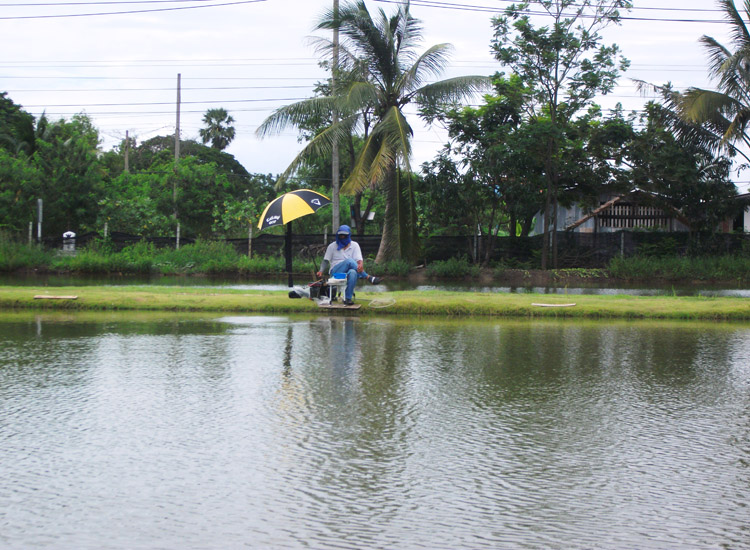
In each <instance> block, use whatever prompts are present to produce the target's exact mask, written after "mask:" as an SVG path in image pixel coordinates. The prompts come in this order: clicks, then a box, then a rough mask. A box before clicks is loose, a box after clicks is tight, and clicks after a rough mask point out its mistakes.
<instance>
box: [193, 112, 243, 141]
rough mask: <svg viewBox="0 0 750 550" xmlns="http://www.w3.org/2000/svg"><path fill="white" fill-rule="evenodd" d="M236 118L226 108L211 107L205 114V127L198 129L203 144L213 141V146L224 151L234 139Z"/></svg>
mask: <svg viewBox="0 0 750 550" xmlns="http://www.w3.org/2000/svg"><path fill="white" fill-rule="evenodd" d="M233 122H234V118H233V117H232V116H230V115H229V113H227V111H226V109H222V108H219V109H209V110H208V111H206V114H205V115H203V124H205V125H206V127H205V128H201V129H200V130H198V133H199V134H200V136H201V139H202V140H203V144H204V145H205V144H207V143H208V142H211V147H212V148H214V149H218V150H219V151H223V150H224V149H226V148H227V147H229V144H230V143H232V140H233V139H234V135H235V132H234V126H232V123H233Z"/></svg>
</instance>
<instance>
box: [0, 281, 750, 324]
mask: <svg viewBox="0 0 750 550" xmlns="http://www.w3.org/2000/svg"><path fill="white" fill-rule="evenodd" d="M37 295H48V296H77V299H35V298H34V296H37ZM357 301H358V302H359V303H361V304H362V305H363V307H362V308H361V309H360V310H359V312H357V313H356V314H357V315H360V316H377V315H444V316H498V317H500V316H506V317H571V318H622V319H695V320H750V300H747V299H744V298H724V297H722V298H707V297H700V296H696V297H678V296H658V297H652V296H592V295H577V296H564V295H554V296H551V295H545V294H537V295H535V294H504V293H491V294H489V293H488V294H484V293H472V292H441V291H429V292H418V291H405V292H388V293H373V292H366V291H360V292H358V293H357ZM371 301H374V303H371ZM389 302H393V303H390V305H389ZM570 303H575V305H574V306H570V307H544V306H540V305H535V304H553V305H554V304H558V305H559V304H570ZM383 306H386V307H383ZM0 309H5V310H13V309H16V310H18V309H35V310H101V311H106V310H128V311H186V312H188V311H205V312H236V313H251V312H259V313H310V312H320V313H321V314H328V313H330V312H329V311H328V310H320V309H319V308H318V307H317V306H316V305H315V304H314V303H313V302H311V301H310V300H305V299H301V300H292V299H290V298H288V297H287V295H286V292H283V291H248V290H235V289H210V290H207V289H205V288H193V287H190V288H188V287H153V286H149V287H138V286H124V287H110V286H85V287H39V288H34V287H11V286H2V287H0ZM334 313H345V314H351V312H348V311H342V312H334Z"/></svg>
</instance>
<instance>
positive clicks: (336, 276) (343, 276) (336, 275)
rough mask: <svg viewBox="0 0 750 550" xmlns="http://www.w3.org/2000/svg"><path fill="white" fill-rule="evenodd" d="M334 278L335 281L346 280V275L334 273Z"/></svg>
mask: <svg viewBox="0 0 750 550" xmlns="http://www.w3.org/2000/svg"><path fill="white" fill-rule="evenodd" d="M333 278H334V279H346V273H334V274H333Z"/></svg>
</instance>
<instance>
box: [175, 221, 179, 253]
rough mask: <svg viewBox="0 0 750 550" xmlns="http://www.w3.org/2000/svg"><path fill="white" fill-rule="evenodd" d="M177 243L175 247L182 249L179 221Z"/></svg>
mask: <svg viewBox="0 0 750 550" xmlns="http://www.w3.org/2000/svg"><path fill="white" fill-rule="evenodd" d="M175 244H176V246H175V248H176V249H177V250H179V249H180V224H179V223H178V224H177V242H176V243H175Z"/></svg>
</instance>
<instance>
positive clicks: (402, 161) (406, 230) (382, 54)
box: [259, 0, 486, 262]
mask: <svg viewBox="0 0 750 550" xmlns="http://www.w3.org/2000/svg"><path fill="white" fill-rule="evenodd" d="M318 29H326V30H331V29H337V30H338V31H339V33H340V37H341V47H342V50H343V52H344V54H343V55H342V56H341V58H340V60H341V64H342V69H343V70H345V71H349V75H354V76H355V78H351V79H347V80H346V87H345V88H344V87H342V89H337V90H335V94H334V95H332V96H330V97H323V98H321V97H316V98H313V99H310V100H306V101H302V102H299V103H295V104H292V105H288V106H286V107H282V108H281V109H278V110H277V111H276V112H275V113H274V114H273V115H272V116H271V117H269V118H268V119H267V120H266V121H265V122H264V123H263V124H262V125H261V127H260V128H259V133H260V134H261V135H266V134H269V133H272V132H278V131H280V130H282V129H283V128H285V127H287V126H289V125H293V126H297V127H305V126H307V127H310V123H311V122H315V123H319V121H321V120H323V119H324V118H325V117H327V116H330V113H332V112H334V111H335V112H336V113H337V114H338V118H339V120H338V121H337V122H335V123H334V122H333V120H332V121H331V122H332V123H331V125H330V126H328V127H327V128H326V129H325V130H323V131H321V132H318V133H317V134H316V135H315V136H314V137H313V138H312V139H311V141H310V142H309V143H308V145H307V146H306V147H305V148H304V149H303V151H302V152H301V153H300V154H299V155H298V156H297V157H296V158H295V159H294V160H293V161H292V163H291V164H290V166H289V168H287V170H286V171H285V172H284V174H282V176H281V178H280V179H281V180H285V179H287V178H288V177H289V176H290V175H291V174H293V173H294V172H296V171H297V169H298V168H299V167H300V166H303V165H305V164H306V163H307V162H308V161H309V160H310V159H311V158H317V157H320V156H325V155H328V154H329V153H330V151H331V149H332V146H333V143H335V142H341V143H344V142H345V140H346V139H347V136H350V135H351V134H352V133H353V132H354V131H355V129H356V128H364V129H365V134H364V136H362V137H363V139H364V141H363V145H362V148H361V150H360V151H359V152H358V154H357V155H356V159H355V161H354V163H353V164H352V170H351V173H350V174H349V176H348V177H347V178H346V181H344V183H343V185H342V187H341V192H342V194H354V193H357V192H361V191H364V190H365V189H369V188H371V187H374V186H379V187H381V188H382V189H383V192H384V194H385V212H384V222H383V232H382V240H381V245H380V250H379V251H378V256H377V259H378V261H379V262H382V261H388V260H392V259H398V258H401V257H404V256H409V255H410V254H412V253H413V251H414V248H415V247H414V246H413V243H411V242H409V241H410V239H411V238H412V237H413V234H414V232H413V231H411V229H412V228H411V227H406V226H405V224H404V223H403V221H404V218H405V216H404V213H408V214H410V216H409V217H412V216H411V213H412V212H413V208H412V206H413V205H412V204H411V201H407V202H404V201H403V196H404V193H401V192H400V189H399V183H398V180H397V172H398V170H399V168H401V167H403V168H405V169H406V171H407V172H409V171H410V168H409V159H410V156H411V136H412V133H413V132H412V129H411V127H410V126H409V123H408V121H407V119H406V117H405V115H404V108H405V107H406V105H407V104H409V103H416V104H418V105H421V106H429V105H435V104H438V103H444V102H454V101H457V100H460V99H461V98H463V97H466V96H467V95H470V94H472V93H474V92H476V91H478V90H479V89H481V87H482V86H483V85H484V84H485V83H486V79H484V78H483V77H460V78H453V79H449V80H443V81H438V82H433V83H430V84H425V82H426V81H429V80H434V79H435V77H436V76H438V75H439V74H440V72H441V71H442V69H443V68H444V67H445V65H446V61H447V54H448V49H449V46H448V45H447V44H439V45H436V46H433V47H431V48H429V49H428V50H427V51H425V52H424V53H422V54H419V53H417V51H416V47H417V45H418V43H419V42H420V40H421V38H422V29H421V26H420V25H419V22H418V21H417V20H416V19H414V18H413V17H412V16H411V13H410V11H409V3H408V2H407V3H406V4H403V5H399V6H398V7H397V8H396V10H395V12H394V13H393V14H391V15H386V13H385V12H384V11H383V10H380V11H379V12H378V13H376V14H374V16H373V14H371V13H370V11H369V10H368V8H367V6H366V4H365V2H364V1H363V0H358V1H353V2H347V3H344V4H343V5H342V6H341V8H340V9H339V10H338V11H337V12H336V13H334V12H333V10H330V11H328V12H327V13H326V14H325V15H324V17H323V18H322V20H321V22H320V24H319V25H318ZM404 207H405V208H404ZM411 221H412V225H413V224H414V222H415V220H414V219H413V217H412V220H411ZM405 243H406V244H407V249H406V250H404V249H403V247H404V244H405Z"/></svg>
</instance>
